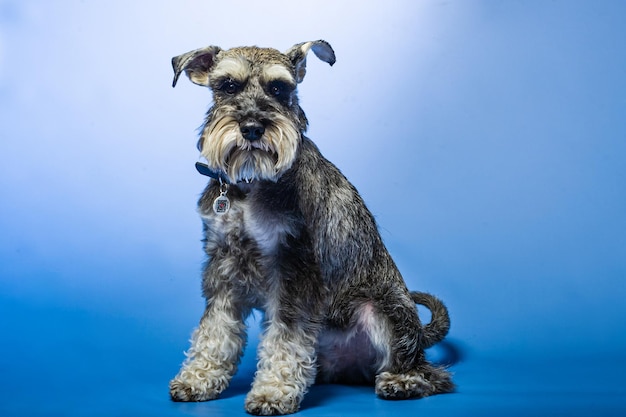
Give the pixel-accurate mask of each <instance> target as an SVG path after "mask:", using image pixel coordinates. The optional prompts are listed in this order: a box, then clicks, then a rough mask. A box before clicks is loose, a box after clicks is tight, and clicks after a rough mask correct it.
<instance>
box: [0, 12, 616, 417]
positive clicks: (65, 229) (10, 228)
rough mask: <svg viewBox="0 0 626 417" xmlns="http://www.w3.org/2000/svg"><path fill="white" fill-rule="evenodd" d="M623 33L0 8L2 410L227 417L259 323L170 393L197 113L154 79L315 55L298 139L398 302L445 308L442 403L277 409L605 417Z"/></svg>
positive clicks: (611, 350) (592, 16) (185, 305)
mask: <svg viewBox="0 0 626 417" xmlns="http://www.w3.org/2000/svg"><path fill="white" fill-rule="evenodd" d="M625 18H626V2H624V1H620V0H615V1H610V0H602V1H592V0H588V1H571V0H554V1H543V0H529V1H513V0H507V1H488V0H483V1H481V0H450V1H438V0H418V1H416V0H389V1H370V2H357V1H354V2H352V1H345V2H342V1H337V0H328V1H326V0H323V1H316V2H300V3H299V2H287V1H280V0H267V1H263V2H254V1H241V0H233V1H222V2H215V1H201V0H197V1H191V0H188V1H187V0H185V1H178V2H157V3H154V2H150V1H144V0H141V1H132V2H127V1H107V2H104V1H101V2H98V1H87V2H85V1H78V0H66V1H60V2H49V1H44V0H33V1H28V2H24V1H17V0H0V338H1V339H0V340H1V343H0V375H1V376H2V378H1V381H0V415H2V416H11V417H12V416H90V417H93V416H142V415H145V416H166V415H167V416H184V415H191V416H200V415H213V416H216V415H229V416H233V415H243V414H244V410H243V399H244V396H245V393H246V391H247V389H248V387H249V385H250V382H251V380H252V377H253V374H254V370H255V347H256V346H255V345H256V342H257V340H258V333H259V323H260V320H261V318H260V316H258V315H255V316H254V317H252V318H251V319H250V322H249V324H250V329H251V330H250V334H251V336H250V340H249V344H248V348H247V350H246V354H245V356H244V359H243V362H242V366H241V369H240V371H239V373H238V374H237V376H236V377H235V379H234V381H233V384H232V387H231V388H230V389H229V390H228V391H226V392H225V393H224V395H223V397H222V398H221V399H219V400H216V401H212V402H207V403H197V404H196V403H194V404H182V403H172V402H170V400H169V397H168V389H167V385H168V381H169V379H170V378H171V377H172V376H174V375H175V374H176V372H177V370H178V367H179V365H180V363H181V362H182V360H183V359H184V355H183V351H184V350H185V349H187V347H188V338H189V336H190V334H191V331H192V329H193V328H194V327H195V326H196V324H197V321H198V319H199V317H200V314H201V312H202V308H203V300H202V298H201V293H200V270H201V266H202V262H203V261H204V257H203V253H202V249H201V243H200V239H201V222H200V220H199V217H198V215H197V213H196V210H195V205H196V200H197V198H198V196H199V193H200V192H201V190H202V189H203V187H204V185H205V184H206V178H205V177H202V176H200V175H198V173H197V172H196V171H195V169H194V163H195V162H196V161H198V159H199V155H198V151H197V149H196V147H195V144H196V140H197V127H198V126H199V125H200V123H201V122H202V119H203V117H204V113H205V111H206V110H207V108H208V107H209V105H210V94H209V92H208V91H207V90H206V89H202V88H200V87H198V86H196V85H193V84H191V83H190V82H188V81H187V80H186V79H181V82H179V84H178V86H177V88H176V89H172V88H171V80H172V75H173V73H172V69H171V67H170V59H171V57H172V56H175V55H179V54H181V53H183V52H187V51H189V50H192V49H195V48H199V47H202V46H206V45H219V46H222V47H224V48H228V47H233V46H239V45H253V44H256V45H259V46H271V47H275V48H277V49H280V50H286V49H287V48H289V47H291V46H292V45H293V44H295V43H299V42H303V41H308V40H316V39H320V38H321V39H325V40H327V41H328V42H330V43H331V45H332V46H333V48H334V49H335V52H336V54H337V63H336V64H335V65H334V66H333V67H332V68H331V67H329V66H328V65H326V64H324V63H322V62H320V61H318V60H316V59H309V62H308V71H307V75H306V78H305V80H304V82H303V83H302V84H301V85H300V86H299V95H300V101H301V105H302V107H303V108H304V110H305V112H306V113H307V116H308V119H309V121H310V128H309V132H308V136H309V137H311V138H312V139H313V140H314V141H315V142H316V143H317V144H318V146H319V147H320V149H321V150H322V152H323V153H324V155H325V156H326V157H327V158H328V159H330V160H331V161H333V162H334V163H335V164H336V165H337V166H338V167H339V168H340V169H341V170H342V171H343V172H344V174H345V175H346V176H347V177H348V178H349V179H350V180H351V181H352V182H353V183H354V184H355V186H356V187H357V188H358V189H359V191H360V192H361V194H362V195H363V197H364V199H365V201H366V203H367V204H368V206H369V208H370V209H371V211H372V212H373V213H374V214H375V216H376V219H377V221H378V223H379V227H380V230H381V233H382V236H383V239H384V241H385V243H386V244H387V246H388V248H389V250H390V252H391V254H392V256H393V257H394V259H395V260H396V262H397V264H398V266H399V268H400V270H401V271H402V273H403V275H404V277H405V280H406V281H407V283H408V286H409V287H410V288H411V289H418V290H423V291H428V292H432V293H434V294H436V295H438V296H439V297H441V298H442V299H443V300H444V301H445V302H446V303H447V305H448V307H449V309H450V314H451V318H452V329H451V332H450V335H449V342H448V344H446V345H444V346H440V347H435V348H433V349H430V350H429V352H428V354H429V356H430V357H431V358H432V359H433V360H435V361H439V362H442V363H449V362H453V363H452V365H451V370H452V371H453V372H454V374H455V381H456V382H457V384H458V390H457V392H456V393H454V394H450V395H441V396H435V397H431V398H427V399H423V400H416V401H405V402H385V401H382V400H379V399H377V398H376V397H375V395H374V393H373V389H372V388H371V387H345V386H333V385H330V386H315V387H313V388H312V389H311V391H310V393H309V395H308V397H307V398H306V399H305V402H304V403H303V408H302V411H301V414H302V415H311V416H335V415H341V416H348V415H359V416H361V415H381V416H382V415H392V414H393V413H396V414H400V415H421V416H447V415H462V416H474V415H475V416H488V415H508V416H512V415H520V416H524V415H533V416H534V415H550V416H555V415H568V416H586V415H605V416H608V415H625V414H626V400H625V398H626V382H625V380H624V376H623V375H624V373H625V372H626V354H625V353H624V352H626V303H624V302H623V300H624V299H625V298H626V284H625V283H624V280H625V277H626V48H625V47H624V39H626V24H625V22H626V19H625ZM424 313H425V312H424ZM425 317H426V318H427V315H426V316H425ZM451 352H452V353H454V354H451Z"/></svg>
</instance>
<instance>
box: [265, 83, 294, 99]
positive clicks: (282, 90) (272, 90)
mask: <svg viewBox="0 0 626 417" xmlns="http://www.w3.org/2000/svg"><path fill="white" fill-rule="evenodd" d="M267 90H268V93H269V94H270V95H272V96H274V97H278V98H280V97H285V96H287V95H288V94H289V92H290V91H291V89H290V87H289V85H288V84H287V83H284V82H282V81H274V82H271V83H270V84H269V85H268V86H267Z"/></svg>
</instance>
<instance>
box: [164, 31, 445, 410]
mask: <svg viewBox="0 0 626 417" xmlns="http://www.w3.org/2000/svg"><path fill="white" fill-rule="evenodd" d="M310 51H313V53H314V54H315V55H316V56H317V57H318V58H319V59H320V60H322V61H324V62H326V63H328V64H330V65H333V64H334V63H335V53H334V51H333V49H332V47H331V46H330V44H328V43H327V42H326V41H323V40H318V41H312V42H303V43H299V44H296V45H294V46H293V47H291V48H290V49H289V50H287V51H286V52H285V53H281V52H279V51H278V50H275V49H272V48H260V47H256V46H255V47H237V48H232V49H227V50H225V49H221V48H219V47H217V46H208V47H206V48H201V49H197V50H193V51H191V52H188V53H185V54H182V55H179V56H176V57H174V58H172V66H173V68H174V81H173V86H175V85H176V83H177V81H178V78H179V76H180V74H181V73H183V72H185V74H186V75H187V76H188V77H189V79H190V80H191V81H192V82H193V83H195V84H198V85H201V86H206V87H208V88H209V89H210V90H211V91H212V94H213V105H212V107H211V108H210V109H209V111H208V112H207V115H206V119H205V121H204V124H203V125H202V128H201V134H200V138H199V141H198V148H199V150H200V152H201V155H202V156H203V158H204V159H206V161H207V163H206V164H201V163H198V164H196V165H197V168H198V170H199V171H200V172H201V173H203V174H205V175H207V176H209V177H211V179H210V180H209V184H208V186H207V187H206V189H205V190H204V192H203V194H202V196H201V197H200V200H199V202H198V211H199V213H200V216H201V218H202V221H203V231H204V238H203V244H204V250H205V252H206V255H207V256H208V261H207V262H206V264H205V266H204V269H203V276H202V291H203V296H204V298H205V299H206V308H205V311H204V314H203V315H202V318H201V319H200V324H199V326H198V327H197V328H196V329H195V330H194V332H193V335H192V339H191V347H190V349H189V350H188V351H187V352H186V356H187V357H186V360H185V361H184V362H183V365H182V367H181V369H180V371H179V373H178V374H177V375H176V376H175V377H174V379H173V380H172V381H171V382H170V386H169V388H170V396H171V399H172V400H174V401H206V400H212V399H215V398H217V397H218V396H219V395H220V393H222V392H223V391H224V390H225V389H226V388H227V387H228V384H229V382H230V380H231V378H232V376H233V374H234V373H235V372H236V370H237V366H238V364H239V361H240V358H241V355H242V351H243V348H244V345H245V343H246V326H245V319H246V318H247V317H248V315H249V314H250V313H251V311H252V310H253V309H258V310H261V311H262V312H263V314H264V321H263V333H262V337H261V340H260V342H259V347H258V364H257V372H256V374H255V378H254V382H253V384H252V387H251V390H250V392H249V393H248V394H247V396H246V399H245V409H246V411H247V412H248V413H250V414H255V415H282V414H290V413H294V412H297V411H298V410H299V408H300V403H301V402H302V399H303V397H304V395H305V393H306V392H307V390H308V388H309V387H310V386H311V385H312V384H313V383H315V382H320V383H347V384H363V383H366V384H373V385H374V386H375V392H376V394H377V395H378V396H379V397H380V398H383V399H405V398H420V397H425V396H428V395H433V394H437V393H446V392H451V391H453V390H454V384H453V382H452V379H451V375H450V374H449V372H448V371H447V370H446V369H444V368H442V367H438V366H435V365H433V364H431V363H429V362H428V361H427V360H426V358H425V354H424V349H425V348H427V347H430V346H432V345H433V344H435V343H437V342H439V341H441V340H442V339H443V338H444V336H445V335H446V334H447V332H448V329H449V326H450V320H449V317H448V311H447V309H446V307H445V306H444V304H443V303H442V302H441V301H440V300H439V299H437V298H435V297H434V296H432V295H430V294H427V293H421V292H409V290H408V289H407V287H406V285H405V283H404V281H403V278H402V276H401V275H400V272H399V271H398V269H397V267H396V265H395V264H394V262H393V260H392V258H391V256H390V255H389V253H388V251H387V249H386V248H385V246H384V244H383V242H382V239H381V237H380V234H379V232H378V229H377V225H376V222H375V220H374V217H373V216H372V214H371V213H370V211H369V210H368V209H367V208H366V206H365V204H364V202H363V199H362V198H361V196H360V195H359V193H358V192H357V190H356V189H355V187H354V186H353V185H352V184H351V183H350V182H349V181H348V180H347V179H346V177H345V176H344V175H342V173H341V172H340V171H339V169H338V168H337V167H335V166H334V165H333V164H332V163H330V162H329V161H328V160H326V159H325V158H324V157H323V156H322V155H321V153H320V151H319V150H318V148H317V147H316V145H315V144H314V143H313V142H312V141H311V140H310V139H308V138H307V137H306V136H305V135H304V133H305V131H306V129H307V124H308V121H307V118H306V116H305V114H304V111H303V110H302V108H301V107H300V105H299V103H298V96H297V84H298V83H300V82H302V80H303V78H304V76H305V72H306V58H307V55H308V53H309V52H310ZM415 303H419V304H423V305H425V306H426V307H428V308H429V309H430V310H431V313H432V318H431V320H430V322H429V324H427V325H422V324H421V322H420V319H419V317H418V312H417V308H416V306H415Z"/></svg>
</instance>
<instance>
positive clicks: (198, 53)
mask: <svg viewBox="0 0 626 417" xmlns="http://www.w3.org/2000/svg"><path fill="white" fill-rule="evenodd" d="M309 50H313V52H314V53H315V55H316V56H317V57H318V58H319V59H321V60H322V61H324V62H327V63H329V64H330V65H333V64H334V63H335V54H334V52H333V49H332V48H331V46H330V45H329V44H328V43H327V42H325V41H322V40H319V41H313V42H304V43H300V44H297V45H294V46H293V47H291V48H290V49H289V50H288V51H287V52H285V53H284V54H283V53H281V52H279V51H277V50H275V49H271V48H258V47H239V48H232V49H228V50H222V49H221V48H219V47H217V46H208V47H206V48H201V49H197V50H194V51H191V52H187V53H185V54H182V55H179V56H176V57H174V58H172V66H173V67H174V82H173V86H175V85H176V82H177V81H178V77H179V76H180V74H181V73H182V72H183V71H184V72H185V73H186V74H187V76H188V77H189V79H190V80H191V81H192V82H193V83H195V84H198V85H202V86H207V87H209V88H210V89H211V91H212V92H213V102H214V104H213V106H212V107H211V109H209V112H208V113H207V117H206V121H205V123H204V126H203V127H202V133H201V135H200V140H199V141H198V148H199V149H200V152H201V153H202V155H203V156H204V157H205V158H206V160H207V162H208V164H209V167H210V168H211V169H214V170H216V171H219V172H221V173H223V174H225V175H226V176H227V177H228V179H229V181H230V182H238V181H248V182H249V181H252V180H257V179H265V180H271V181H276V180H277V179H278V178H279V177H280V176H281V175H282V174H283V173H284V172H285V171H286V170H288V169H289V168H290V167H291V165H292V164H293V161H294V159H295V157H296V151H297V148H298V144H299V143H300V140H301V134H302V132H304V131H305V130H306V126H307V120H306V117H305V115H304V112H303V111H302V109H301V108H300V105H299V104H298V97H297V94H296V93H297V91H296V86H297V84H298V83H300V82H301V81H302V79H303V78H304V74H305V72H306V56H307V53H308V52H309Z"/></svg>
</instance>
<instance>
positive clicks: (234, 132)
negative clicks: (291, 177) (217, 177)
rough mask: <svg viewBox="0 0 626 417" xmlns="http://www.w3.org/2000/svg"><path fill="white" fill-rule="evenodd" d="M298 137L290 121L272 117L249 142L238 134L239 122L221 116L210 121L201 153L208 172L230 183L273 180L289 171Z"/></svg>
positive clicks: (205, 131) (277, 116)
mask: <svg viewBox="0 0 626 417" xmlns="http://www.w3.org/2000/svg"><path fill="white" fill-rule="evenodd" d="M299 140H300V134H299V132H298V130H297V129H296V128H295V127H294V125H293V123H291V121H290V120H289V119H288V118H287V117H285V116H283V115H281V114H273V115H272V123H270V124H269V125H268V126H267V127H266V128H265V133H264V134H263V137H262V138H261V139H259V140H255V141H249V140H247V139H244V137H243V136H242V135H241V132H240V128H239V123H237V121H236V120H235V118H234V117H232V116H229V115H225V116H222V117H219V118H213V119H212V120H211V121H210V122H209V123H208V124H207V125H206V126H205V128H204V130H203V132H202V136H201V139H200V141H201V142H200V143H201V145H202V146H201V153H202V156H203V157H204V158H206V160H207V162H208V165H209V166H210V167H211V168H212V169H216V170H220V171H222V172H224V173H225V174H226V175H227V176H228V178H229V179H230V181H231V182H240V181H246V182H250V181H254V180H270V181H277V180H278V178H280V176H281V175H282V174H283V173H284V172H285V171H287V170H288V169H289V168H291V165H292V164H293V161H294V159H295V157H296V150H297V147H298V142H299Z"/></svg>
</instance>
